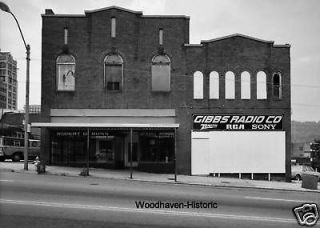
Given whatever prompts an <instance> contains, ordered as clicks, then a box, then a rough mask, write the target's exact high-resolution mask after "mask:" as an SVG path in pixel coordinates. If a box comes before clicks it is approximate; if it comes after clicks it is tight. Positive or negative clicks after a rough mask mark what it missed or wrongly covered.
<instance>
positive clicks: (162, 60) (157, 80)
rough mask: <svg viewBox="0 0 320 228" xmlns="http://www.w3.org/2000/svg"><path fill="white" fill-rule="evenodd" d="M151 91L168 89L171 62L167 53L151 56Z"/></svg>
mask: <svg viewBox="0 0 320 228" xmlns="http://www.w3.org/2000/svg"><path fill="white" fill-rule="evenodd" d="M151 68H152V69H151V71H152V72H151V73H152V91H159V92H168V91H170V87H171V86H170V84H171V83H170V80H171V79H170V77H171V62H170V59H169V57H168V56H167V55H157V56H155V57H153V58H152V66H151Z"/></svg>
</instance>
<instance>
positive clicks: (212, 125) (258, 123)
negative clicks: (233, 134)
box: [193, 114, 283, 131]
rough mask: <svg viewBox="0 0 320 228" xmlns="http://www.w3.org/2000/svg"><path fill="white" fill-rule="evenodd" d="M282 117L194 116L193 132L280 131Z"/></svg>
mask: <svg viewBox="0 0 320 228" xmlns="http://www.w3.org/2000/svg"><path fill="white" fill-rule="evenodd" d="M282 119H283V116H282V115H208V114H199V115H198V114H194V115H193V129H194V130H203V131H204V130H207V131H208V130H255V131H268V130H269V131H272V130H282Z"/></svg>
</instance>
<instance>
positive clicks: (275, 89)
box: [272, 73, 282, 99]
mask: <svg viewBox="0 0 320 228" xmlns="http://www.w3.org/2000/svg"><path fill="white" fill-rule="evenodd" d="M272 94H273V97H274V98H278V99H281V98H282V91H281V74H280V73H275V74H273V77H272Z"/></svg>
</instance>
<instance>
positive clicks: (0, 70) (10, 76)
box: [0, 52, 18, 110]
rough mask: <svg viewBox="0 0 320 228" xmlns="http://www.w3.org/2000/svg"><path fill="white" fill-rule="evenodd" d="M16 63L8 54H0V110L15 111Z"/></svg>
mask: <svg viewBox="0 0 320 228" xmlns="http://www.w3.org/2000/svg"><path fill="white" fill-rule="evenodd" d="M17 97H18V81H17V61H16V60H14V59H13V57H12V55H11V54H10V52H0V109H10V110H17V106H18V104H17Z"/></svg>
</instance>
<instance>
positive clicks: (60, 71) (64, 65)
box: [56, 54, 76, 91]
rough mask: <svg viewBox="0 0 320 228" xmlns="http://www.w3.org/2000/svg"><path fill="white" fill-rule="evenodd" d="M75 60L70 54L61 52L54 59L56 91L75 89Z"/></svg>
mask: <svg viewBox="0 0 320 228" xmlns="http://www.w3.org/2000/svg"><path fill="white" fill-rule="evenodd" d="M75 67H76V61H75V58H74V57H73V56H72V55H67V54H63V55H60V56H58V58H57V61H56V82H57V91H74V90H75Z"/></svg>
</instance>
